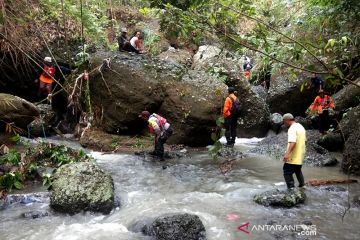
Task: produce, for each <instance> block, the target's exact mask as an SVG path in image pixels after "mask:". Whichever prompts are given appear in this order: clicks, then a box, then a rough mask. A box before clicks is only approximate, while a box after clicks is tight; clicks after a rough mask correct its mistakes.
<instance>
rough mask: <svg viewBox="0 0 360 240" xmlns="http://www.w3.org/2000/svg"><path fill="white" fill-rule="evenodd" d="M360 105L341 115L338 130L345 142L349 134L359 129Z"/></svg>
mask: <svg viewBox="0 0 360 240" xmlns="http://www.w3.org/2000/svg"><path fill="white" fill-rule="evenodd" d="M359 117H360V105H359V106H357V107H355V108H352V109H350V110H349V111H348V112H346V113H345V114H344V115H343V119H341V121H340V124H339V128H340V130H341V133H342V134H343V136H344V138H345V140H347V139H348V138H349V137H350V135H351V134H353V133H354V131H356V130H357V129H360V121H359Z"/></svg>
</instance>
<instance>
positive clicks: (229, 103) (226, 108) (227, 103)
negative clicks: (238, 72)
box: [223, 93, 236, 118]
mask: <svg viewBox="0 0 360 240" xmlns="http://www.w3.org/2000/svg"><path fill="white" fill-rule="evenodd" d="M230 98H232V99H233V100H235V99H236V96H235V94H233V93H232V94H230V95H229V96H228V97H227V98H226V99H225V104H224V112H223V114H224V117H225V118H227V117H229V116H230V115H231V112H230V110H231V108H232V104H233V102H232V100H231V99H230Z"/></svg>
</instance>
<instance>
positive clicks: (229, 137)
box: [223, 87, 239, 146]
mask: <svg viewBox="0 0 360 240" xmlns="http://www.w3.org/2000/svg"><path fill="white" fill-rule="evenodd" d="M228 92H229V96H228V97H227V98H226V99H225V103H224V110H223V116H224V118H225V122H224V126H225V137H226V142H227V143H226V145H227V146H234V144H235V140H236V128H237V124H238V123H237V118H238V114H239V107H238V106H239V99H238V98H237V97H236V96H235V94H234V93H235V89H234V88H233V87H229V89H228Z"/></svg>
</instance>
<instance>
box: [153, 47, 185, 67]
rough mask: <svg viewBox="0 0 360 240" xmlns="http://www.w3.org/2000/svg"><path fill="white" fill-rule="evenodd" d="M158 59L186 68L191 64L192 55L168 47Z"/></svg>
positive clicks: (183, 50)
mask: <svg viewBox="0 0 360 240" xmlns="http://www.w3.org/2000/svg"><path fill="white" fill-rule="evenodd" d="M158 58H159V59H161V60H164V61H173V62H175V63H178V64H183V65H186V66H191V64H192V54H191V53H190V52H189V51H188V50H185V49H175V48H173V47H169V49H168V50H167V51H165V52H162V53H160V54H159V55H158Z"/></svg>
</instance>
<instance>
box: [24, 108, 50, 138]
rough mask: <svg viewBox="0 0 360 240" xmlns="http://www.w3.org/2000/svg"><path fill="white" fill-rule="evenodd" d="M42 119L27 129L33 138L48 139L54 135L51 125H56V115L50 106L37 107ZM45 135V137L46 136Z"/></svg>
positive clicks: (38, 119) (33, 122)
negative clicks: (47, 137)
mask: <svg viewBox="0 0 360 240" xmlns="http://www.w3.org/2000/svg"><path fill="white" fill-rule="evenodd" d="M37 107H38V109H39V111H40V117H39V118H37V119H35V120H34V121H32V122H31V123H30V124H29V125H28V127H27V129H28V134H30V136H31V137H46V136H49V135H51V134H52V132H53V131H52V129H51V125H52V124H53V123H54V121H55V118H56V113H55V112H54V111H53V110H52V107H51V106H50V105H48V104H39V105H37ZM44 135H45V136H44Z"/></svg>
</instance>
